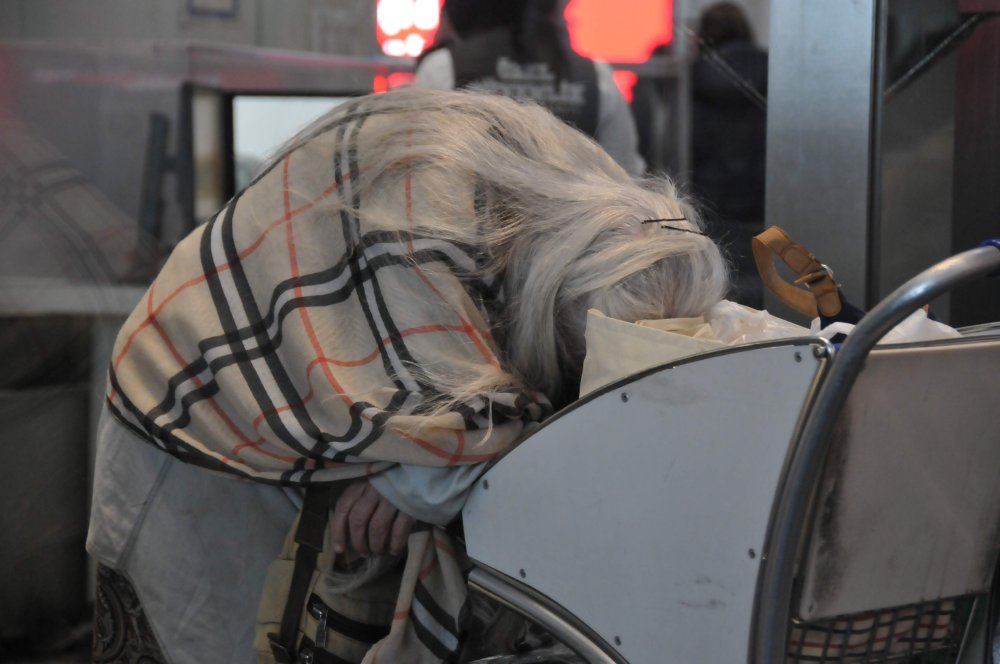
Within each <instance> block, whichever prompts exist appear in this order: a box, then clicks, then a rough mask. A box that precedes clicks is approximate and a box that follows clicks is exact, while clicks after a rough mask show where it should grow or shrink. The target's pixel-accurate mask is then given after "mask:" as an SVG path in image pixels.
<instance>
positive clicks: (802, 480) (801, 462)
mask: <svg viewBox="0 0 1000 664" xmlns="http://www.w3.org/2000/svg"><path fill="white" fill-rule="evenodd" d="M997 270H1000V247H994V246H988V247H981V248H978V249H973V250H970V251H967V252H964V253H961V254H958V255H956V256H953V257H951V258H949V259H947V260H945V261H942V262H941V263H938V264H937V265H935V266H933V267H931V268H929V269H927V270H925V271H924V272H922V273H920V274H919V275H917V276H916V277H914V278H913V279H911V280H910V281H908V282H906V283H905V284H903V285H902V286H900V287H899V288H898V289H896V291H894V292H893V293H892V294H891V295H889V297H887V298H886V299H885V300H883V301H882V302H881V303H880V304H879V305H878V306H876V307H875V308H874V309H873V310H872V311H871V312H870V313H869V314H868V315H867V316H865V318H864V319H863V320H862V321H861V323H859V324H858V325H857V326H856V327H855V328H854V331H853V332H852V334H851V335H850V336H849V337H848V339H847V341H846V342H844V345H843V346H842V347H841V349H840V351H838V352H837V355H836V357H835V359H834V362H833V364H832V366H831V367H830V371H829V373H828V375H827V378H826V380H825V381H824V382H823V385H822V387H821V388H820V391H819V394H818V395H817V397H816V402H815V404H814V405H813V407H812V409H811V411H810V413H809V415H808V417H807V419H806V423H805V426H804V428H803V431H802V435H801V438H800V439H799V440H798V442H797V443H796V444H795V445H794V448H793V451H792V458H791V461H790V464H789V468H788V475H787V476H786V478H785V481H784V483H783V485H782V488H781V490H780V492H779V493H778V495H776V496H775V509H774V512H773V517H772V522H771V525H770V527H769V532H768V537H767V541H768V543H769V544H768V549H767V559H766V564H765V565H764V566H763V570H762V575H761V580H760V586H759V590H758V594H757V602H756V606H755V610H754V619H753V622H754V624H753V627H752V632H751V633H752V635H753V636H752V638H753V642H752V643H751V658H750V661H753V662H759V663H760V664H768V663H770V662H778V661H783V659H784V657H785V644H786V642H787V638H788V624H789V621H790V619H791V602H792V586H793V581H794V576H795V565H796V562H797V554H798V551H799V550H800V545H801V543H802V541H803V538H804V537H805V536H806V533H807V532H808V519H807V516H808V513H809V506H810V499H811V496H812V493H813V488H814V487H815V486H816V483H817V482H818V480H819V478H820V475H821V472H822V468H823V462H824V460H825V458H826V454H827V452H828V451H829V445H830V432H831V431H832V430H833V427H834V425H835V424H836V421H837V418H838V416H839V415H840V412H841V409H842V407H843V405H844V403H845V401H846V400H847V395H848V393H849V392H850V390H851V387H852V385H853V384H854V381H855V379H856V378H857V376H858V374H859V373H860V372H861V369H862V367H863V366H864V361H865V358H866V357H867V356H868V353H869V352H870V351H871V350H872V348H873V347H874V346H875V344H876V343H877V342H878V341H879V340H880V339H881V338H882V337H883V336H884V335H885V334H886V333H887V332H888V331H889V330H891V329H892V328H893V327H895V326H896V325H897V324H898V323H899V322H901V321H902V320H903V319H904V318H906V317H907V316H909V315H910V314H911V313H912V312H914V311H916V310H917V309H918V308H919V307H920V306H922V305H923V304H925V303H927V302H928V301H930V300H932V299H933V298H935V297H937V296H938V295H941V294H943V293H946V292H948V291H951V290H953V289H955V288H958V287H960V286H962V285H965V284H968V283H971V282H973V281H976V280H978V279H980V278H982V277H985V276H988V275H990V274H993V273H995V272H997Z"/></svg>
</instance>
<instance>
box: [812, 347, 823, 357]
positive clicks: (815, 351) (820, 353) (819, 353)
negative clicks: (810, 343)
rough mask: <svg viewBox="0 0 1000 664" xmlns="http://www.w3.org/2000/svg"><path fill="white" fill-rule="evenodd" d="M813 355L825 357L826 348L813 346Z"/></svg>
mask: <svg viewBox="0 0 1000 664" xmlns="http://www.w3.org/2000/svg"><path fill="white" fill-rule="evenodd" d="M813 357H826V348H824V347H823V346H816V347H815V348H813Z"/></svg>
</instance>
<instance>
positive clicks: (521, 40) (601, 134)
mask: <svg viewBox="0 0 1000 664" xmlns="http://www.w3.org/2000/svg"><path fill="white" fill-rule="evenodd" d="M562 4H563V3H562V2H561V0H504V1H503V2H496V1H494V0H446V2H445V3H444V8H443V11H442V16H441V29H440V31H439V33H438V39H437V42H436V43H435V45H434V46H432V47H431V49H430V50H429V51H428V52H427V53H425V54H424V55H423V56H422V58H421V60H420V63H419V65H418V66H417V71H416V76H415V79H414V85H415V86H417V87H423V88H435V89H445V90H447V89H452V88H469V89H477V90H483V91H488V92H493V93H497V94H502V95H505V96H508V97H513V98H516V99H521V100H530V101H534V102H537V103H539V104H541V105H543V106H545V107H546V108H548V109H549V110H551V111H552V112H553V113H554V114H555V115H556V116H557V117H559V118H560V119H562V120H564V121H566V122H568V123H569V124H571V125H573V126H574V127H576V128H577V129H579V130H580V131H582V132H583V133H585V134H588V135H589V136H591V137H593V138H595V139H597V142H598V143H600V144H601V146H602V147H603V148H604V149H605V150H606V151H607V152H608V154H610V155H611V157H612V158H613V159H614V160H615V161H617V162H618V163H619V164H620V165H621V166H622V167H623V168H624V169H625V170H626V171H627V172H628V173H629V174H631V175H641V174H642V173H643V171H644V170H645V163H644V161H643V159H642V157H641V156H640V154H639V151H638V145H637V143H638V138H637V133H636V128H635V122H634V120H633V119H632V114H631V112H630V110H629V107H628V103H627V102H626V101H625V98H624V97H623V96H622V94H621V92H620V91H619V90H618V87H617V86H616V85H615V82H614V78H613V77H612V69H611V67H610V66H609V65H607V64H606V63H600V62H594V61H592V60H589V59H587V58H584V57H582V56H580V55H578V54H577V53H575V52H573V50H572V49H571V48H570V47H569V40H568V36H567V35H566V33H565V28H564V27H562V26H561V24H560V18H559V9H560V8H561V7H562Z"/></svg>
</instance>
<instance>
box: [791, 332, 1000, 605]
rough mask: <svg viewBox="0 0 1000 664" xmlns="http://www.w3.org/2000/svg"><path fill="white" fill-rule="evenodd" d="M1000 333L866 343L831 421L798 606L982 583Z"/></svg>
mask: <svg viewBox="0 0 1000 664" xmlns="http://www.w3.org/2000/svg"><path fill="white" fill-rule="evenodd" d="M998 370H1000V338H996V337H995V338H993V339H992V340H989V341H974V342H973V341H963V342H958V343H950V344H946V345H934V346H928V347H923V348H920V347H917V348H908V349H885V350H878V351H875V352H874V353H872V355H871V357H869V358H868V361H867V363H866V365H865V368H864V371H863V372H862V373H861V375H860V377H859V379H858V382H857V384H856V385H855V387H854V389H853V391H852V393H851V395H850V397H849V400H848V403H847V407H846V411H845V412H844V414H843V415H842V417H841V420H840V423H839V424H838V428H837V430H836V432H835V434H834V435H835V436H836V442H835V446H834V449H833V450H832V453H831V457H830V458H829V459H828V462H827V470H826V472H825V477H824V480H823V483H822V486H821V492H820V494H819V500H820V502H819V504H818V508H817V509H818V512H817V517H816V520H815V523H814V527H813V530H812V537H811V541H810V545H809V558H808V562H807V565H806V569H805V571H806V575H805V584H804V588H803V597H802V601H801V606H800V608H801V611H800V615H801V616H802V617H803V618H805V619H808V620H815V619H820V618H825V617H830V616H835V615H841V614H850V613H857V612H861V611H868V610H872V609H879V608H886V607H893V606H901V605H906V604H912V603H915V602H920V601H923V600H933V599H937V598H944V597H955V596H958V595H965V594H970V593H978V592H983V591H985V590H986V589H987V588H988V586H989V581H990V578H991V575H992V572H993V566H994V563H995V560H996V554H997V550H998V545H1000V539H998V535H1000V532H998V528H1000V482H998V481H997V476H998V472H1000V433H998V430H997V426H996V409H997V404H1000V381H998V380H997V372H998Z"/></svg>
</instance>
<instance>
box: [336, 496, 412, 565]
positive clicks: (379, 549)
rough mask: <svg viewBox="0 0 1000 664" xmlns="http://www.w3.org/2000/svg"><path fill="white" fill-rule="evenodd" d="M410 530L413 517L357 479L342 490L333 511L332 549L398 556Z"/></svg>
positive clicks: (402, 549)
mask: <svg viewBox="0 0 1000 664" xmlns="http://www.w3.org/2000/svg"><path fill="white" fill-rule="evenodd" d="M411 528H413V517H411V516H409V515H407V514H404V513H403V512H400V511H399V510H398V509H396V508H395V507H394V506H393V504H392V503H390V502H389V501H388V500H386V499H385V498H383V497H382V494H380V493H379V492H378V491H376V490H375V487H373V486H372V485H371V484H369V483H368V480H360V481H357V482H354V483H353V484H351V485H349V486H348V487H347V489H345V490H344V493H342V494H341V495H340V498H339V499H338V500H337V504H336V506H335V507H334V509H333V550H334V551H335V552H336V553H346V552H347V551H348V548H350V549H352V550H353V551H354V552H355V553H358V554H360V555H362V556H367V555H371V554H376V555H381V554H385V553H391V554H394V555H396V554H400V553H402V552H403V551H404V550H405V549H406V540H407V538H408V537H409V536H410V529H411Z"/></svg>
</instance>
